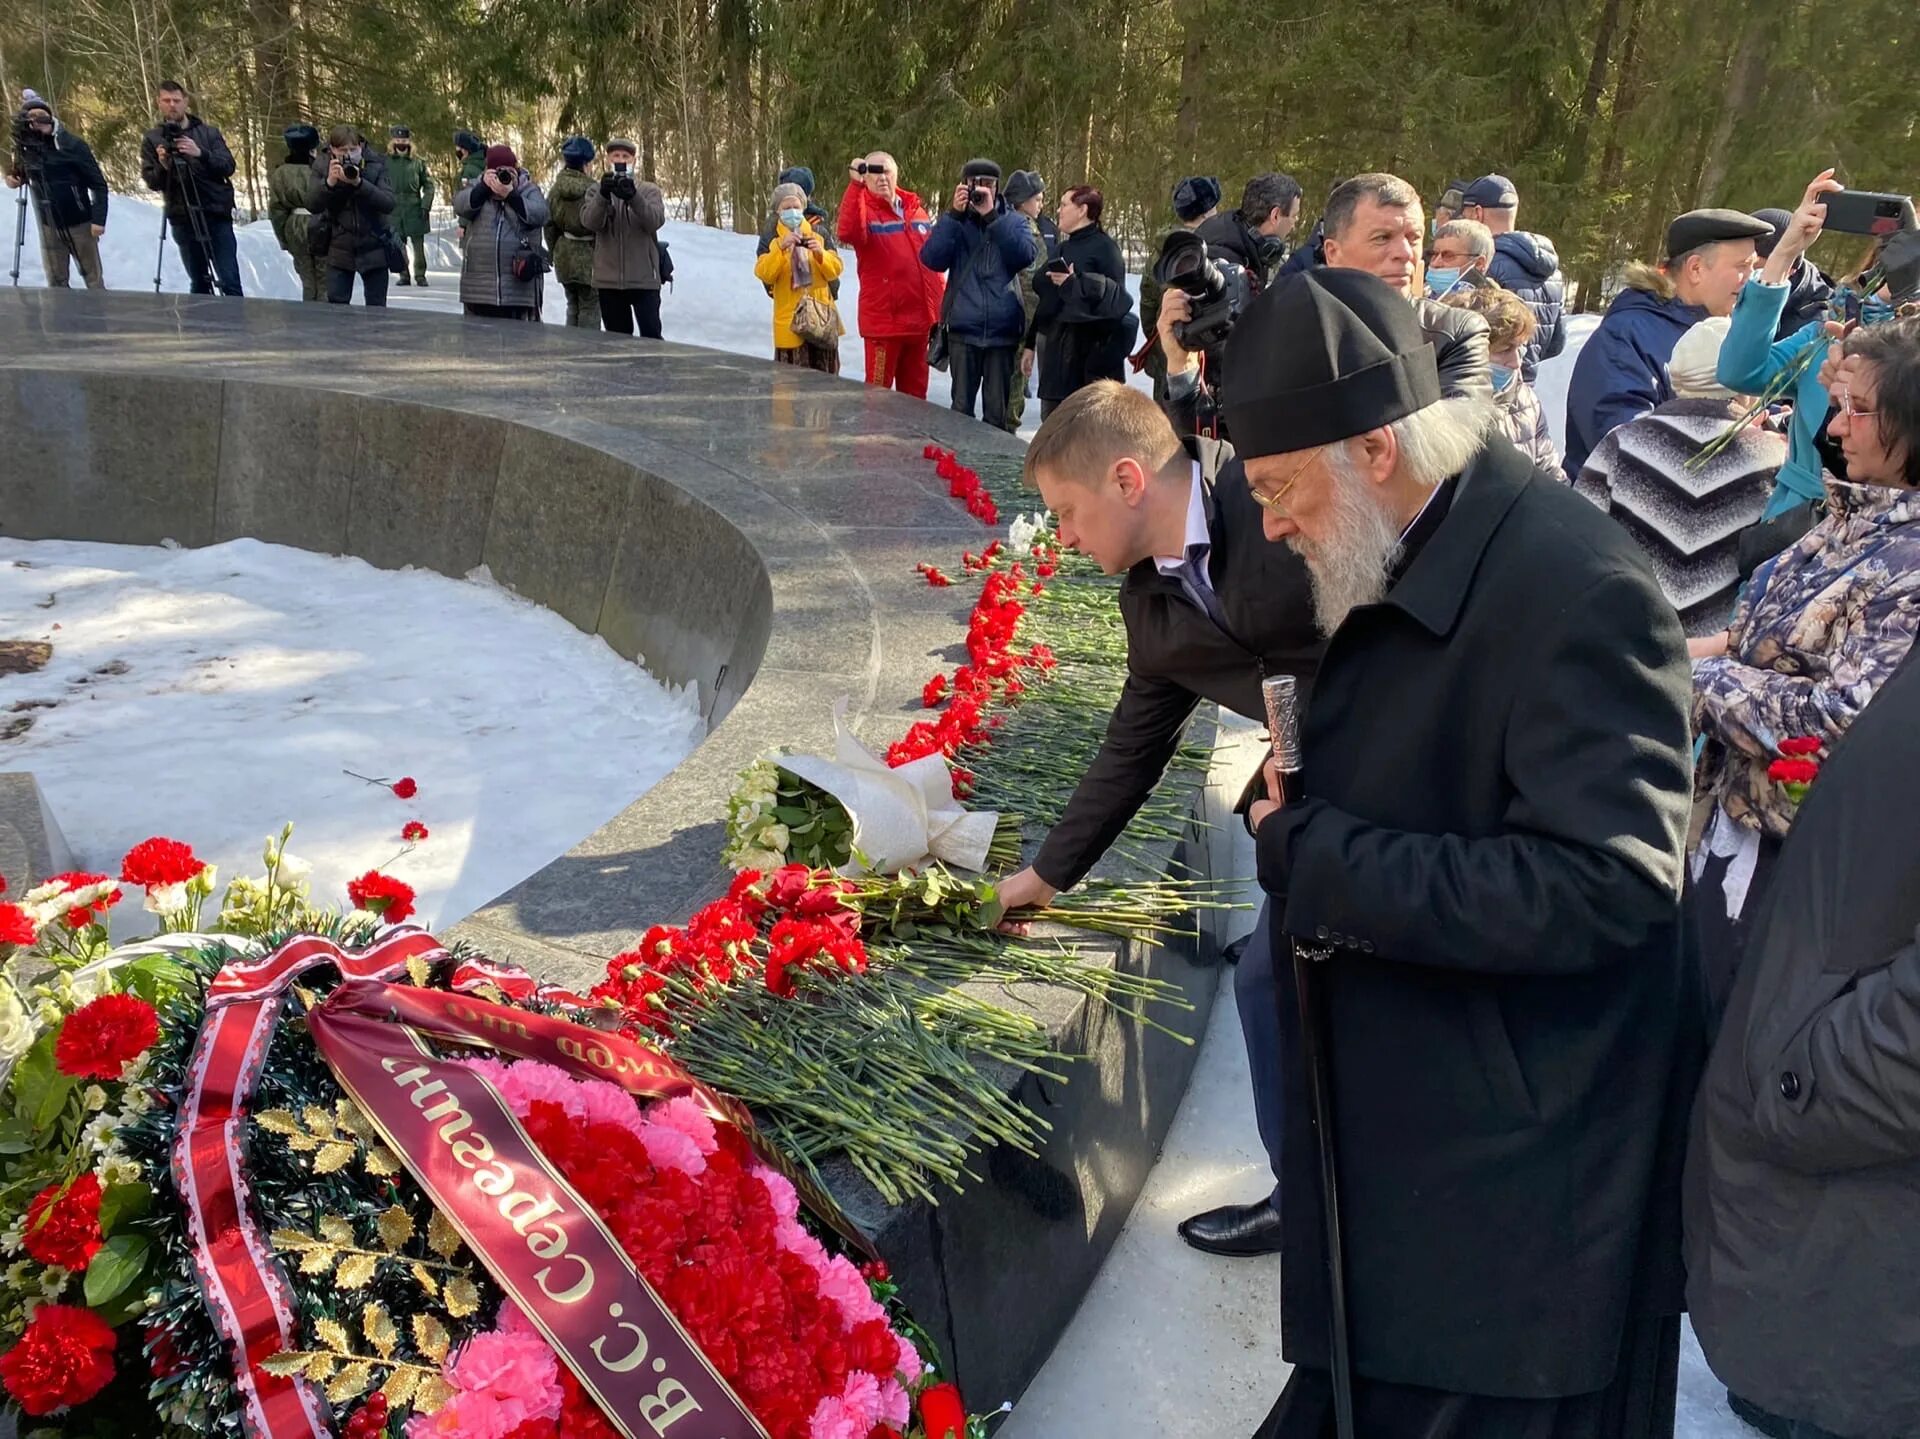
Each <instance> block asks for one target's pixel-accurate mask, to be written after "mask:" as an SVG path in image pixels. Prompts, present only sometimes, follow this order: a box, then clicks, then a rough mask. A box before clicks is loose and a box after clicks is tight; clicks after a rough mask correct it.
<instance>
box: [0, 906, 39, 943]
mask: <svg viewBox="0 0 1920 1439" xmlns="http://www.w3.org/2000/svg"><path fill="white" fill-rule="evenodd" d="M35 938H36V936H35V934H34V932H33V921H32V920H31V919H28V918H27V912H26V911H25V910H24V909H22V908H20V906H19V905H17V904H0V944H17V945H20V946H22V947H23V948H24V947H25V946H27V945H30V944H32V943H33V941H34V939H35Z"/></svg>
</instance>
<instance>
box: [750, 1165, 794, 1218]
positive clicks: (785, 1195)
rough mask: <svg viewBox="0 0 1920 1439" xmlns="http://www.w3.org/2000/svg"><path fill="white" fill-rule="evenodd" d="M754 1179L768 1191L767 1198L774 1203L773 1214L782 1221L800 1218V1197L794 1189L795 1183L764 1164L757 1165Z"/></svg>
mask: <svg viewBox="0 0 1920 1439" xmlns="http://www.w3.org/2000/svg"><path fill="white" fill-rule="evenodd" d="M753 1177H754V1178H755V1179H757V1180H759V1181H760V1183H761V1186H762V1187H763V1188H764V1189H765V1190H766V1191H767V1198H768V1199H770V1200H771V1201H772V1202H773V1212H774V1213H775V1214H776V1215H778V1216H779V1217H780V1218H782V1219H798V1218H799V1217H800V1195H799V1193H798V1192H797V1191H795V1189H794V1187H793V1181H791V1180H790V1179H788V1178H787V1176H786V1175H784V1174H781V1173H779V1172H778V1171H777V1170H773V1169H769V1168H767V1167H766V1166H765V1165H764V1164H761V1165H756V1166H755V1167H754V1171H753Z"/></svg>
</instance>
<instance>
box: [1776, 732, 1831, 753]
mask: <svg viewBox="0 0 1920 1439" xmlns="http://www.w3.org/2000/svg"><path fill="white" fill-rule="evenodd" d="M1820 744H1821V740H1820V737H1819V736H1818V735H1796V736H1794V737H1793V738H1792V739H1783V740H1781V741H1780V753H1781V754H1783V755H1785V756H1787V758H1789V759H1807V758H1811V757H1812V756H1814V755H1817V754H1819V753H1820Z"/></svg>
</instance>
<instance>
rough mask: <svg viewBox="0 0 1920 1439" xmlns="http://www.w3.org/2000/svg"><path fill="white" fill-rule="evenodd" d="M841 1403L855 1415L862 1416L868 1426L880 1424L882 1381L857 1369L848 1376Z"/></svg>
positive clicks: (841, 1394)
mask: <svg viewBox="0 0 1920 1439" xmlns="http://www.w3.org/2000/svg"><path fill="white" fill-rule="evenodd" d="M840 1402H841V1403H842V1404H844V1405H846V1406H847V1408H849V1409H851V1410H852V1411H853V1412H854V1413H856V1414H859V1415H862V1416H863V1417H864V1418H865V1419H866V1421H867V1423H868V1424H870V1425H872V1424H878V1423H879V1422H880V1381H879V1380H878V1379H875V1378H874V1377H873V1376H872V1375H871V1374H869V1373H867V1372H866V1371H865V1370H863V1369H856V1370H854V1371H853V1373H851V1374H849V1375H848V1376H847V1387H846V1388H845V1389H844V1390H842V1391H841V1393H840Z"/></svg>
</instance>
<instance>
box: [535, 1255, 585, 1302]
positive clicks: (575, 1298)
mask: <svg viewBox="0 0 1920 1439" xmlns="http://www.w3.org/2000/svg"><path fill="white" fill-rule="evenodd" d="M527 1247H528V1248H529V1249H531V1248H532V1247H533V1246H532V1245H531V1244H529V1245H528V1246H527ZM560 1257H561V1258H562V1259H571V1260H572V1261H573V1262H574V1263H575V1264H578V1265H579V1266H580V1278H579V1280H578V1281H577V1282H576V1283H575V1284H574V1285H573V1287H572V1288H571V1289H562V1290H561V1291H560V1292H559V1293H558V1294H555V1293H554V1292H553V1290H552V1289H550V1288H548V1286H547V1276H548V1275H549V1274H551V1273H553V1266H552V1265H551V1264H549V1265H548V1266H547V1267H546V1268H545V1269H542V1270H541V1271H540V1272H539V1273H538V1274H536V1275H534V1276H533V1282H534V1283H535V1284H538V1285H539V1286H540V1292H541V1293H542V1294H544V1295H546V1296H547V1298H549V1299H551V1300H552V1301H553V1302H554V1303H555V1304H578V1303H579V1302H580V1301H581V1300H582V1299H585V1298H586V1297H587V1295H589V1294H591V1293H592V1292H593V1266H592V1265H591V1264H589V1263H587V1261H586V1260H585V1259H583V1258H581V1257H580V1256H579V1255H578V1254H562V1255H561V1256H560Z"/></svg>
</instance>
